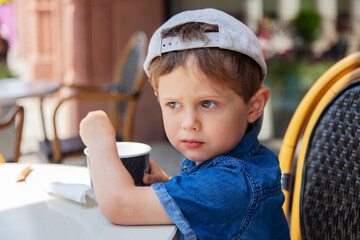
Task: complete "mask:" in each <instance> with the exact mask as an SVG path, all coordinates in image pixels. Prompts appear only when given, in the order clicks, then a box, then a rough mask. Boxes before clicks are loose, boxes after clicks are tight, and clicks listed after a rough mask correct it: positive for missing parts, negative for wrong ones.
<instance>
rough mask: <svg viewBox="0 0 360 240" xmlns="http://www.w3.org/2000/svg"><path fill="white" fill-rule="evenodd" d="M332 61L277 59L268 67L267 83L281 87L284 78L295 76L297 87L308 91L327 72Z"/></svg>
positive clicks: (332, 63)
mask: <svg viewBox="0 0 360 240" xmlns="http://www.w3.org/2000/svg"><path fill="white" fill-rule="evenodd" d="M334 63H335V62H334V61H330V60H327V61H314V60H310V59H308V58H300V59H287V58H279V59H277V60H275V61H274V62H272V63H270V64H269V65H268V81H269V84H271V85H278V86H279V85H283V83H284V78H285V77H288V76H290V75H292V76H296V79H297V81H298V82H297V83H296V84H297V85H298V86H299V87H300V88H301V89H308V88H310V87H311V85H312V84H314V82H315V81H316V80H317V79H318V78H319V77H320V76H321V75H322V74H323V73H325V72H326V70H328V69H329V68H330V67H331V66H332V65H334Z"/></svg>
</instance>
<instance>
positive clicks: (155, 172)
mask: <svg viewBox="0 0 360 240" xmlns="http://www.w3.org/2000/svg"><path fill="white" fill-rule="evenodd" d="M149 168H150V173H146V174H145V175H144V177H143V182H144V183H145V184H153V183H158V182H168V181H169V180H170V178H169V176H168V175H167V174H166V173H165V172H164V171H163V170H162V169H161V168H160V167H159V165H157V163H156V162H155V161H154V160H152V159H151V158H150V159H149Z"/></svg>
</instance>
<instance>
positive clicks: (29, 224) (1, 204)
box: [0, 163, 177, 240]
mask: <svg viewBox="0 0 360 240" xmlns="http://www.w3.org/2000/svg"><path fill="white" fill-rule="evenodd" d="M27 166H28V164H19V163H3V164H0V239H4V240H5V239H6V240H12V239H27V240H48V239H51V240H57V239H61V240H63V239H66V240H72V239H76V240H81V239H101V240H102V239H107V240H108V239H110V240H111V239H131V240H136V239H146V240H151V239H156V240H161V239H174V238H176V231H177V228H176V226H175V225H165V226H119V225H114V224H112V223H110V222H109V221H108V220H107V219H106V218H105V217H104V216H103V215H102V214H101V212H100V210H99V208H98V205H97V204H96V203H95V202H94V201H93V200H91V199H87V203H86V204H81V203H77V202H74V201H71V200H67V199H64V198H60V197H56V196H55V195H52V194H49V193H47V192H45V191H44V188H46V186H48V184H49V183H51V182H54V181H58V182H63V183H79V184H89V182H90V179H89V172H88V169H87V168H86V167H80V166H71V165H60V164H32V165H31V169H32V170H31V172H30V173H29V175H28V176H27V178H26V180H25V181H23V182H16V179H17V177H18V175H19V174H20V173H21V171H22V170H23V169H24V168H26V167H27Z"/></svg>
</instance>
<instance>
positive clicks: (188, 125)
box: [182, 111, 201, 131]
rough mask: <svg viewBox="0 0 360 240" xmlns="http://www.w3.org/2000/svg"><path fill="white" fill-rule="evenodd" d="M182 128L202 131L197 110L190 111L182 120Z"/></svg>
mask: <svg viewBox="0 0 360 240" xmlns="http://www.w3.org/2000/svg"><path fill="white" fill-rule="evenodd" d="M182 128H183V129H185V130H187V131H200V129H201V123H200V121H199V119H198V117H197V115H196V113H195V112H193V111H189V112H188V113H186V115H185V117H184V120H183V122H182Z"/></svg>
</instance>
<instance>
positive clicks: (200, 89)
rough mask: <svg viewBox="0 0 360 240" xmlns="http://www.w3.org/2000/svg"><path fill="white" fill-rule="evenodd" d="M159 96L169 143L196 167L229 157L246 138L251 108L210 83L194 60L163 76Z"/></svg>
mask: <svg viewBox="0 0 360 240" xmlns="http://www.w3.org/2000/svg"><path fill="white" fill-rule="evenodd" d="M157 93H158V98H159V102H160V106H161V110H162V114H163V120H164V126H165V131H166V134H167V136H168V138H169V141H170V142H171V144H172V145H173V146H174V147H175V148H176V149H177V150H178V151H180V152H181V153H182V154H183V155H184V156H185V157H186V158H188V159H190V160H192V161H195V162H196V164H199V163H201V162H203V161H206V160H208V159H210V158H213V157H215V156H218V155H221V154H226V153H228V152H229V151H231V150H232V149H233V148H234V147H235V146H236V145H237V144H238V143H239V141H240V139H241V138H242V137H243V135H244V134H245V131H246V128H247V125H248V114H249V104H246V103H245V102H244V100H243V98H242V97H240V96H239V95H237V94H236V93H235V92H234V91H233V90H231V89H229V88H226V87H224V86H221V85H214V84H213V83H211V82H210V80H209V79H208V78H207V77H206V76H205V75H204V74H202V73H200V72H199V71H197V67H196V65H195V64H194V63H193V61H192V58H189V59H188V60H187V63H186V66H185V67H183V66H180V67H177V68H175V69H174V70H173V71H172V72H170V73H169V74H167V75H163V76H161V77H160V78H159V88H158V92H157Z"/></svg>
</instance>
